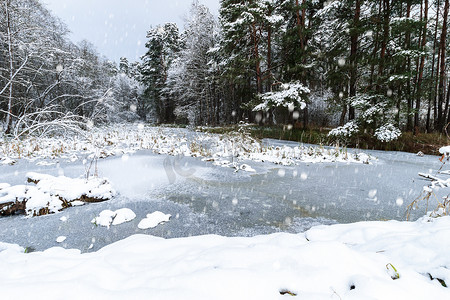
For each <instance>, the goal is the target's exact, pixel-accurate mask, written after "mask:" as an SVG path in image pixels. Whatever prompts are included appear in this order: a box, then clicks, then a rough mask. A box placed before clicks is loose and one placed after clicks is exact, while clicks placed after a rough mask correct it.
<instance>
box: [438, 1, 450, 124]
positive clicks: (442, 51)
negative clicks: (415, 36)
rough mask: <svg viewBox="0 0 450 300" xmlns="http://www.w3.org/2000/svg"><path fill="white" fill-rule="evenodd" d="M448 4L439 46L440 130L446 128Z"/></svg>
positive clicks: (445, 6)
mask: <svg viewBox="0 0 450 300" xmlns="http://www.w3.org/2000/svg"><path fill="white" fill-rule="evenodd" d="M448 6H449V0H445V5H444V19H443V20H442V33H441V41H440V46H439V51H440V72H439V73H440V76H439V87H438V92H439V97H438V127H437V129H438V130H439V131H442V130H443V129H444V123H445V117H446V116H444V115H443V111H442V105H443V104H444V97H445V90H444V81H445V50H446V49H445V45H446V43H445V40H446V38H447V17H448Z"/></svg>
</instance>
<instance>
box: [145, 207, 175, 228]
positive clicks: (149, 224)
mask: <svg viewBox="0 0 450 300" xmlns="http://www.w3.org/2000/svg"><path fill="white" fill-rule="evenodd" d="M170 217H171V215H170V214H165V213H162V212H160V211H155V212H153V213H151V214H147V217H146V218H144V219H142V220H141V221H140V222H139V224H138V228H139V229H149V228H155V227H156V226H158V225H159V224H162V223H165V222H169V219H170Z"/></svg>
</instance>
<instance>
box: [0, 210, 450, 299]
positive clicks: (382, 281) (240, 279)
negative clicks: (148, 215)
mask: <svg viewBox="0 0 450 300" xmlns="http://www.w3.org/2000/svg"><path fill="white" fill-rule="evenodd" d="M448 249H450V217H442V218H438V219H425V218H424V219H421V220H419V221H417V222H414V223H410V222H397V221H389V222H361V223H354V224H345V225H332V226H319V227H313V228H312V229H311V230H309V231H307V232H306V233H302V234H297V235H295V234H287V233H277V234H271V235H265V236H256V237H251V238H242V237H234V238H226V237H220V236H215V235H207V236H196V237H189V238H179V239H167V240H166V239H162V238H157V237H153V236H148V235H134V236H131V237H129V238H127V239H124V240H122V241H119V242H116V243H114V244H111V245H109V246H106V247H105V248H103V249H101V250H99V251H97V252H93V253H87V254H81V253H80V251H78V250H66V249H63V248H59V247H57V248H51V249H48V250H46V251H44V252H32V253H28V254H26V253H24V250H23V248H20V247H18V246H16V245H9V244H2V243H0V268H1V269H2V270H8V272H0V288H1V290H2V299H33V298H35V296H36V295H44V294H45V297H46V299H125V298H126V299H184V300H190V299H195V300H199V299H227V300H228V299H259V300H264V299H268V300H269V299H270V300H273V299H286V297H288V298H289V299H290V297H291V296H294V298H293V299H296V298H298V299H395V300H397V299H450V290H449V289H448V288H446V287H444V285H448V283H450V256H449V255H448ZM74 283H76V286H77V293H76V295H74V294H73V285H74ZM17 291H20V293H18V292H17ZM295 296H297V297H295Z"/></svg>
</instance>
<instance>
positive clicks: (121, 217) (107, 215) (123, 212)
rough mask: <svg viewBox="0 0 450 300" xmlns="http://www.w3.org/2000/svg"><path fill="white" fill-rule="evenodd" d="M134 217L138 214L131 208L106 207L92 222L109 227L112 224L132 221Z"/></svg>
mask: <svg viewBox="0 0 450 300" xmlns="http://www.w3.org/2000/svg"><path fill="white" fill-rule="evenodd" d="M134 218H136V214H135V213H134V212H133V211H132V210H131V209H129V208H121V209H118V210H116V211H112V210H109V209H106V210H103V211H102V212H101V213H100V214H99V215H98V216H97V217H95V218H94V219H92V221H91V223H93V224H95V225H100V226H105V227H108V228H109V226H111V224H112V225H120V224H122V223H125V222H129V221H132V220H134Z"/></svg>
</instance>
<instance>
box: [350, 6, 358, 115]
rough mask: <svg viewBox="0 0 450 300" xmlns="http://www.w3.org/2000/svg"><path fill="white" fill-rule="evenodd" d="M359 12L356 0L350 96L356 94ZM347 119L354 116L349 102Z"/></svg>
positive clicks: (351, 35)
mask: <svg viewBox="0 0 450 300" xmlns="http://www.w3.org/2000/svg"><path fill="white" fill-rule="evenodd" d="M360 14H361V3H360V0H356V4H355V15H354V18H353V28H352V31H351V33H350V40H351V50H350V91H349V92H350V93H349V96H350V97H354V96H356V79H357V70H358V59H357V55H358V35H359V34H358V29H359V17H360ZM348 118H349V120H353V119H354V118H355V108H354V107H353V106H352V105H351V104H350V108H349V113H348Z"/></svg>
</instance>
